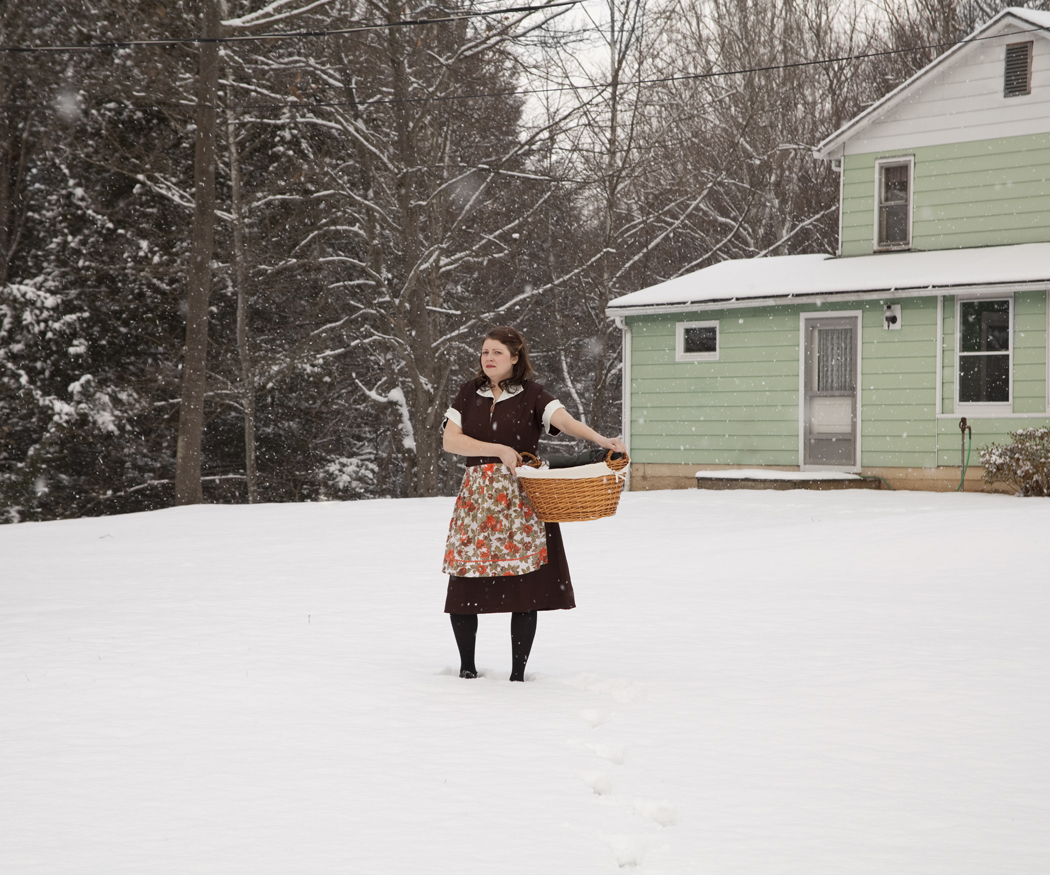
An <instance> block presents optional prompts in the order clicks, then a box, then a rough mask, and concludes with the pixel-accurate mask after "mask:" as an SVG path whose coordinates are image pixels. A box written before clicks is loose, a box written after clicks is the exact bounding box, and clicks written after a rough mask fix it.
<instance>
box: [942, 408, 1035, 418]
mask: <svg viewBox="0 0 1050 875" xmlns="http://www.w3.org/2000/svg"><path fill="white" fill-rule="evenodd" d="M981 406H985V407H987V406H988V405H981ZM963 414H966V418H967V419H1050V413H995V412H994V411H993V412H988V413H985V412H981V411H980V410H964V411H962V413H938V414H937V415H936V417H935V419H958V418H959V417H960V416H962V415H963Z"/></svg>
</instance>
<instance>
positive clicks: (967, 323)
mask: <svg viewBox="0 0 1050 875" xmlns="http://www.w3.org/2000/svg"><path fill="white" fill-rule="evenodd" d="M959 316H960V326H959V333H960V338H959V350H960V351H961V352H1006V351H1008V350H1009V349H1010V302H1009V301H963V302H962V304H960V305H959Z"/></svg>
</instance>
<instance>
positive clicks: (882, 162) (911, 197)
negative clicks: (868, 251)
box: [872, 155, 915, 252]
mask: <svg viewBox="0 0 1050 875" xmlns="http://www.w3.org/2000/svg"><path fill="white" fill-rule="evenodd" d="M901 166H905V167H907V168H908V200H907V207H906V209H907V215H908V239H907V240H906V241H905V242H904V243H883V242H882V241H881V240H880V239H879V217H880V212H881V207H882V172H883V169H884V168H887V167H901ZM914 203H915V156H914V155H895V156H893V157H888V158H879V159H877V160H876V161H875V212H874V219H875V221H874V227H873V228H872V248H873V249H874V251H875V252H902V251H905V250H908V249H911V241H912V213H913V211H914V209H913V208H914Z"/></svg>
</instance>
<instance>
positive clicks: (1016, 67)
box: [1003, 42, 1032, 97]
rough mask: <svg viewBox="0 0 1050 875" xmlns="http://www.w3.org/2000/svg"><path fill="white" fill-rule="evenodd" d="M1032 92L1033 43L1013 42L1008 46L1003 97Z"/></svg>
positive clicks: (1018, 95) (1019, 95)
mask: <svg viewBox="0 0 1050 875" xmlns="http://www.w3.org/2000/svg"><path fill="white" fill-rule="evenodd" d="M1031 93H1032V43H1030V42H1027V43H1012V44H1011V45H1008V46H1007V47H1006V66H1005V69H1004V72H1003V97H1021V96H1022V95H1024V94H1031Z"/></svg>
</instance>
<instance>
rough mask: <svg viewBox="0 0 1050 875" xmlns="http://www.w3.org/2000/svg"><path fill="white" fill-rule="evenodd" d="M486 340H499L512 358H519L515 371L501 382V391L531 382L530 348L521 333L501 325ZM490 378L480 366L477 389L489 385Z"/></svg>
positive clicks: (476, 381)
mask: <svg viewBox="0 0 1050 875" xmlns="http://www.w3.org/2000/svg"><path fill="white" fill-rule="evenodd" d="M484 339H485V340H498V341H499V342H500V343H502V344H503V345H504V346H505V347H507V350H508V351H509V352H510V357H511V358H514V356H517V357H518V360H517V361H516V362H515V363H514V370H513V371H511V374H510V376H509V377H507V379H506V380H500V383H499V387H500V389H503V390H506V388H507V386H509V385H511V384H512V383H523V382H525V381H526V380H531V379H532V375H533V370H532V362H530V361H529V347H528V344H526V343H525V338H524V337H523V336H522V335H521V333H520V332H518V331H516V330H515V329H513V328H508V327H507V326H506V325H501V326H499V327H498V328H492V329H490V330H489V333H488V334H486V335H485V338H484ZM489 382H490V381H489V377H488V374H486V373H485V372H484V371H483V370H482V369H481V366H480V364H479V366H478V373H477V375H476V376H475V377H474V387H475V388H477V389H480V388H482V387H483V386H488V385H489Z"/></svg>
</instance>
